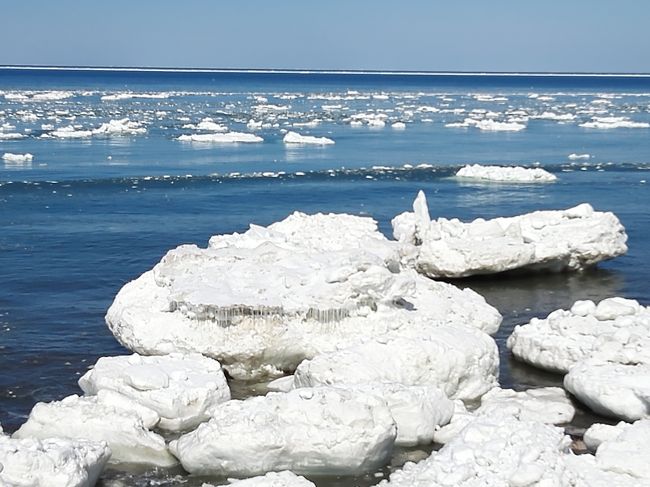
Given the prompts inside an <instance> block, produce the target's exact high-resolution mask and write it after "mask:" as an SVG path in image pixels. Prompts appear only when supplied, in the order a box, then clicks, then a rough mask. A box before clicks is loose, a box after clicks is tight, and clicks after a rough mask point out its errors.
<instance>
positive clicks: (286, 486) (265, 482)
mask: <svg viewBox="0 0 650 487" xmlns="http://www.w3.org/2000/svg"><path fill="white" fill-rule="evenodd" d="M229 485H235V486H236V487H315V486H314V484H313V483H312V482H310V481H309V480H307V479H306V478H305V477H301V476H300V475H296V474H295V473H293V472H289V471H288V470H283V471H282V472H269V473H267V474H266V475H261V476H259V477H251V478H249V479H244V480H235V481H231V483H230V484H229ZM203 487H212V486H209V485H208V484H204V486H203Z"/></svg>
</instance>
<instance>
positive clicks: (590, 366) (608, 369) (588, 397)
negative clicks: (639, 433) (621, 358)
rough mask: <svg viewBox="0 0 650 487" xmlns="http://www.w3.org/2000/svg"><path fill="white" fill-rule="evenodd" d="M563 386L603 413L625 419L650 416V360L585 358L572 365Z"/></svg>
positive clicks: (581, 400)
mask: <svg viewBox="0 0 650 487" xmlns="http://www.w3.org/2000/svg"><path fill="white" fill-rule="evenodd" d="M647 353H648V354H650V351H648V352H647ZM564 387H565V388H566V389H567V390H568V391H569V392H571V394H573V395H574V396H575V397H576V398H577V399H578V400H579V401H580V402H582V403H583V404H586V405H587V406H588V407H589V408H590V409H591V410H593V411H595V412H597V413H598V414H602V415H603V416H609V417H613V418H618V419H624V420H625V421H635V420H637V419H643V418H650V362H646V363H639V362H636V361H634V360H632V361H631V362H630V363H620V362H606V361H602V360H600V359H588V360H584V361H581V362H578V363H577V364H576V365H574V366H573V367H571V369H570V370H569V373H568V374H567V375H566V376H565V377H564Z"/></svg>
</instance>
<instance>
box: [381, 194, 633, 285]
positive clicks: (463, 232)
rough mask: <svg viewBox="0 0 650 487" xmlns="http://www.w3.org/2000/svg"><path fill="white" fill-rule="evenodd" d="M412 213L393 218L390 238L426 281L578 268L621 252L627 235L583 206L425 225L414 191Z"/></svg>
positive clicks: (423, 205) (610, 218) (421, 200)
mask: <svg viewBox="0 0 650 487" xmlns="http://www.w3.org/2000/svg"><path fill="white" fill-rule="evenodd" d="M413 210H414V211H413V213H402V214H401V215H398V216H396V217H395V218H393V221H392V224H393V234H394V236H395V238H396V239H397V240H399V242H400V244H401V246H402V247H401V252H402V255H403V256H404V258H406V259H407V260H408V259H410V264H411V265H413V267H414V268H415V269H417V271H418V272H421V273H422V274H424V275H426V276H429V277H432V278H441V277H442V278H460V277H467V276H472V275H478V274H494V273H498V272H505V271H513V270H525V271H529V272H532V271H545V272H559V271H566V270H580V269H584V268H586V267H589V266H592V265H595V264H597V263H598V262H601V261H603V260H606V259H611V258H613V257H616V256H619V255H622V254H624V253H625V252H626V251H627V246H626V245H625V242H626V240H627V235H626V234H625V229H624V228H623V226H622V225H621V223H620V222H619V220H618V218H616V216H615V215H614V214H613V213H609V212H608V213H601V212H597V211H594V209H593V208H592V207H591V206H590V205H589V204H586V203H584V204H582V205H579V206H576V207H574V208H569V209H567V210H559V211H536V212H533V213H528V214H525V215H521V216H515V217H509V218H495V219H492V220H484V219H482V218H478V219H476V220H474V221H473V222H470V223H463V222H461V221H460V220H457V219H452V220H447V219H446V218H439V219H438V220H433V221H431V220H430V217H429V211H428V208H427V202H426V197H425V196H424V193H423V192H422V191H420V193H419V194H418V196H417V198H416V199H415V202H414V203H413Z"/></svg>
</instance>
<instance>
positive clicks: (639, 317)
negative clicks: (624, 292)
mask: <svg viewBox="0 0 650 487" xmlns="http://www.w3.org/2000/svg"><path fill="white" fill-rule="evenodd" d="M507 345H508V348H509V349H510V350H511V351H512V353H513V354H514V355H515V356H516V357H517V358H518V359H520V360H522V361H524V362H527V363H529V364H531V365H534V366H536V367H541V368H543V369H548V370H552V371H558V372H568V371H569V369H570V368H571V367H572V366H574V365H575V364H576V363H578V362H579V361H582V360H585V359H588V358H598V359H599V360H601V361H612V362H620V363H623V364H625V363H634V362H643V363H646V364H647V363H650V308H647V307H644V306H641V305H640V304H639V303H638V302H637V301H634V300H631V299H624V298H619V297H616V298H608V299H604V300H602V301H601V302H600V303H598V305H596V304H595V303H594V302H592V301H577V302H576V303H574V305H573V306H572V307H571V309H570V310H556V311H553V312H552V313H551V314H549V315H548V317H547V318H546V319H543V320H540V319H538V318H533V319H532V320H531V321H530V322H529V323H527V324H525V325H520V326H516V327H515V329H514V331H513V333H512V335H511V336H510V337H509V338H508V342H507Z"/></svg>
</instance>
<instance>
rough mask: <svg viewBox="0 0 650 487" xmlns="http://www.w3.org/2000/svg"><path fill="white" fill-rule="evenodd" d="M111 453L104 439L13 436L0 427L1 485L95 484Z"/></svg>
mask: <svg viewBox="0 0 650 487" xmlns="http://www.w3.org/2000/svg"><path fill="white" fill-rule="evenodd" d="M110 456H111V451H110V450H109V448H108V447H107V446H106V443H104V442H95V441H88V440H66V439H60V438H48V439H43V440H38V439H11V438H9V437H8V436H5V435H3V434H2V429H1V428H0V485H1V486H3V487H4V486H7V487H32V486H33V487H46V486H47V487H93V486H94V485H95V483H96V482H97V479H98V478H99V476H100V474H101V473H102V471H103V470H104V466H105V465H106V462H107V461H108V459H109V458H110Z"/></svg>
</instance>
